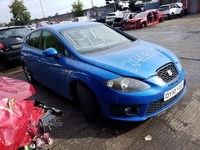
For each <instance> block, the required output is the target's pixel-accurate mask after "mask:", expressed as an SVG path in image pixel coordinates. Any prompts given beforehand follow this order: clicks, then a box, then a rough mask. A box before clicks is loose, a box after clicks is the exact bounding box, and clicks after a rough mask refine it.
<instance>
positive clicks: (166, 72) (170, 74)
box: [157, 63, 178, 82]
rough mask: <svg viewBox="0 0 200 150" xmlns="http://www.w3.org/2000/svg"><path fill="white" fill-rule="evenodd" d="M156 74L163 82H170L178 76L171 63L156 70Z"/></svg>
mask: <svg viewBox="0 0 200 150" xmlns="http://www.w3.org/2000/svg"><path fill="white" fill-rule="evenodd" d="M157 76H158V77H160V78H161V79H162V80H163V81H164V82H170V81H172V80H173V79H175V78H176V77H177V76H178V71H177V69H176V67H175V66H174V64H173V63H169V64H167V65H165V66H163V67H161V68H160V69H158V70H157Z"/></svg>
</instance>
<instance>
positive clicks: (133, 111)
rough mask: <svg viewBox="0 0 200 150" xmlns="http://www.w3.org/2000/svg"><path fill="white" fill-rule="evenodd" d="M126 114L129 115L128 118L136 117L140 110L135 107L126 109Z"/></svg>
mask: <svg viewBox="0 0 200 150" xmlns="http://www.w3.org/2000/svg"><path fill="white" fill-rule="evenodd" d="M124 112H125V113H126V114H127V115H128V116H134V115H137V113H138V109H137V108H135V107H130V106H129V107H126V108H125V109H124Z"/></svg>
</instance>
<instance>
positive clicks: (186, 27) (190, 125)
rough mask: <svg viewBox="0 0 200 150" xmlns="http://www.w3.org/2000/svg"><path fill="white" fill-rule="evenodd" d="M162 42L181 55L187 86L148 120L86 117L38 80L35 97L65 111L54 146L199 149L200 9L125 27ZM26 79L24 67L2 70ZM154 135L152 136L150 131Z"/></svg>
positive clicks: (60, 149)
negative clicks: (179, 96) (152, 23)
mask: <svg viewBox="0 0 200 150" xmlns="http://www.w3.org/2000/svg"><path fill="white" fill-rule="evenodd" d="M125 32H127V33H129V34H131V35H134V36H135V37H138V38H140V39H143V40H147V41H151V42H153V43H157V44H159V45H162V46H164V47H166V48H168V49H170V50H171V51H172V52H174V53H175V54H176V55H177V56H178V57H179V59H180V61H181V63H182V66H183V67H184V68H185V71H186V75H187V85H188V87H187V91H186V93H185V95H184V96H183V97H182V99H181V100H179V101H178V102H177V103H176V104H175V105H174V106H173V107H171V108H169V109H167V110H166V111H165V112H163V113H162V114H160V115H157V116H155V117H153V118H151V119H148V120H147V121H145V122H132V123H130V122H120V121H113V120H108V119H104V118H102V119H99V120H98V121H95V122H87V121H86V120H85V119H84V117H83V115H82V113H81V110H80V108H79V107H78V106H77V105H74V104H73V103H71V102H70V101H68V100H67V99H66V98H64V97H62V96H60V95H59V94H57V93H55V92H53V91H51V90H50V89H48V88H46V87H44V86H42V85H39V84H35V85H34V87H35V90H36V95H34V96H33V97H32V98H33V99H37V100H41V101H44V102H45V103H46V105H47V106H51V107H55V108H58V109H61V110H63V112H64V119H63V121H64V122H63V126H62V127H52V130H51V132H50V134H51V137H52V138H53V139H54V143H53V145H51V146H45V148H49V149H51V150H200V115H199V114H200V13H196V14H190V15H188V16H184V17H182V18H176V19H173V20H165V21H164V22H162V23H160V24H157V25H155V26H153V27H147V28H144V29H137V30H129V31H125ZM0 75H1V76H9V77H13V78H18V79H22V80H26V79H25V76H24V74H23V73H22V72H21V67H14V68H12V69H9V70H5V71H3V72H0ZM148 135H149V136H150V137H152V139H150V140H149V141H147V140H145V137H146V136H148Z"/></svg>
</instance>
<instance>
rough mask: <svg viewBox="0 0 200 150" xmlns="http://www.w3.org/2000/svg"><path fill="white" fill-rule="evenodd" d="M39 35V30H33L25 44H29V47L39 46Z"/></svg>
mask: <svg viewBox="0 0 200 150" xmlns="http://www.w3.org/2000/svg"><path fill="white" fill-rule="evenodd" d="M40 35H41V30H40V31H36V32H33V33H32V34H31V35H30V36H29V38H28V39H27V42H26V44H27V45H29V46H31V47H35V48H39V44H40Z"/></svg>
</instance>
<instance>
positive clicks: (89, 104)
mask: <svg viewBox="0 0 200 150" xmlns="http://www.w3.org/2000/svg"><path fill="white" fill-rule="evenodd" d="M77 90H78V95H79V101H80V105H81V109H82V111H83V114H84V117H85V119H86V120H87V121H94V120H96V119H97V118H99V116H100V110H99V107H98V103H97V101H96V99H95V97H94V95H93V93H92V92H91V91H90V89H89V88H88V87H87V86H85V85H84V84H82V83H80V82H78V83H77Z"/></svg>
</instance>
